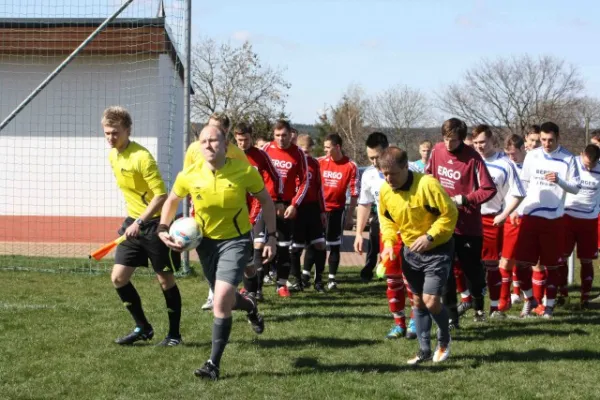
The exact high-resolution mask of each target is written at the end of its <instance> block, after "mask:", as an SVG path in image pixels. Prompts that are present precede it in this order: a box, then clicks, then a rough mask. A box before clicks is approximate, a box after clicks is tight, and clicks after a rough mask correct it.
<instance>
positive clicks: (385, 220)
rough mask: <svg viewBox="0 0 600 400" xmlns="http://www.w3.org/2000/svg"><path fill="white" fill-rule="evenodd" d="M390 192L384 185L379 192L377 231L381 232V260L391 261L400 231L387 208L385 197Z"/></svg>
mask: <svg viewBox="0 0 600 400" xmlns="http://www.w3.org/2000/svg"><path fill="white" fill-rule="evenodd" d="M390 190H391V189H390V187H389V185H388V184H387V183H384V184H383V185H382V186H381V191H380V192H379V207H378V213H379V229H380V230H381V241H382V242H383V247H384V248H383V251H382V252H381V259H382V260H383V259H385V258H389V259H390V260H393V259H394V258H395V256H396V255H395V254H394V245H395V244H396V243H397V242H398V231H399V230H400V227H399V226H398V224H397V223H396V222H395V221H394V219H393V216H392V215H391V214H390V212H389V210H388V208H387V201H389V200H388V199H387V197H390V196H389V192H390Z"/></svg>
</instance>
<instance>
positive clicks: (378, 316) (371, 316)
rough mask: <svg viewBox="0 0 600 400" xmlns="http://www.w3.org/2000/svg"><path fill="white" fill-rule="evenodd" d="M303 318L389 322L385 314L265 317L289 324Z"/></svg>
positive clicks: (311, 314) (302, 313)
mask: <svg viewBox="0 0 600 400" xmlns="http://www.w3.org/2000/svg"><path fill="white" fill-rule="evenodd" d="M303 318H321V319H342V320H349V319H353V318H355V319H361V320H372V319H380V320H389V319H390V317H389V315H387V314H386V315H384V314H372V313H371V314H367V313H342V312H339V313H338V312H335V313H322V314H321V313H313V312H302V311H299V312H297V313H294V314H287V315H268V314H267V315H265V321H267V322H289V321H297V320H299V319H303Z"/></svg>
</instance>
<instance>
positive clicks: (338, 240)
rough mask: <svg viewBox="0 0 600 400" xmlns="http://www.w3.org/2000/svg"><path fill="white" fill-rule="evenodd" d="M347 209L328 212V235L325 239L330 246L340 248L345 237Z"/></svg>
mask: <svg viewBox="0 0 600 400" xmlns="http://www.w3.org/2000/svg"><path fill="white" fill-rule="evenodd" d="M345 215H346V209H345V208H338V209H335V210H331V211H328V212H327V233H326V234H325V239H326V240H327V245H328V246H340V245H341V244H342V236H343V235H344V220H345V218H344V217H345Z"/></svg>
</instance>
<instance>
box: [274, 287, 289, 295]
mask: <svg viewBox="0 0 600 400" xmlns="http://www.w3.org/2000/svg"><path fill="white" fill-rule="evenodd" d="M277 294H278V295H279V297H292V294H291V293H290V291H289V289H288V287H287V286H281V287H280V288H278V289H277Z"/></svg>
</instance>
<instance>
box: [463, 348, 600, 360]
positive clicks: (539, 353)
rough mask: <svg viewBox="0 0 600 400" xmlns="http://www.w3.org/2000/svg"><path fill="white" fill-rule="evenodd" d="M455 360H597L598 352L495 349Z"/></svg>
mask: <svg viewBox="0 0 600 400" xmlns="http://www.w3.org/2000/svg"><path fill="white" fill-rule="evenodd" d="M452 358H453V359H457V360H469V361H475V362H477V363H484V362H486V363H490V362H507V361H510V362H539V361H563V360H568V361H591V360H593V361H598V360H600V352H597V351H589V350H565V351H551V350H548V349H532V350H527V351H497V352H495V353H492V354H489V355H480V354H477V355H475V354H473V355H469V354H465V355H457V356H453V357H452Z"/></svg>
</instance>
